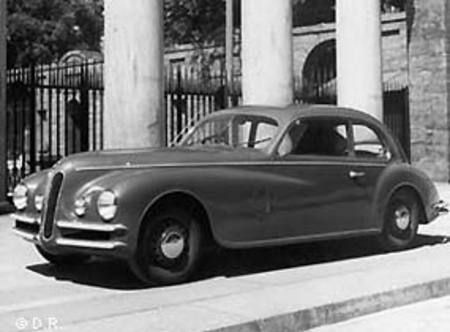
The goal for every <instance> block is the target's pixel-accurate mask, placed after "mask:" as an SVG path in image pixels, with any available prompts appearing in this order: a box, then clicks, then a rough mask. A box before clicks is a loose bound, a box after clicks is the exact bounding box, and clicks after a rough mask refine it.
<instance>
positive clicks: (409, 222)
mask: <svg viewBox="0 0 450 332" xmlns="http://www.w3.org/2000/svg"><path fill="white" fill-rule="evenodd" d="M419 204H420V203H419V201H418V199H417V197H416V195H414V194H413V193H412V192H411V191H409V190H405V189H401V190H399V191H397V192H396V193H394V195H392V197H391V198H390V199H389V201H388V203H387V205H386V208H385V211H384V225H383V233H382V235H381V236H380V244H381V247H382V248H383V249H385V250H402V249H406V248H408V247H410V246H411V244H412V243H413V241H414V239H415V237H416V234H417V228H418V225H419V211H420V210H419V209H420V205H419Z"/></svg>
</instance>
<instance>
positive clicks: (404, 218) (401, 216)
mask: <svg viewBox="0 0 450 332" xmlns="http://www.w3.org/2000/svg"><path fill="white" fill-rule="evenodd" d="M394 217H395V224H396V225H397V227H398V228H399V229H401V230H402V231H405V230H407V229H408V227H409V224H410V223H411V213H410V212H409V209H408V208H407V207H406V206H399V207H398V208H397V209H396V210H395V212H394Z"/></svg>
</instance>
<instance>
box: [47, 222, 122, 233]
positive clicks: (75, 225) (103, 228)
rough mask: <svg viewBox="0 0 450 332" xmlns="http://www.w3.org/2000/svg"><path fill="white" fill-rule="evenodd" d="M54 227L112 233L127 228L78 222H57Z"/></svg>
mask: <svg viewBox="0 0 450 332" xmlns="http://www.w3.org/2000/svg"><path fill="white" fill-rule="evenodd" d="M56 226H57V227H59V228H65V229H73V230H80V231H97V232H108V233H113V232H117V231H126V230H127V228H126V227H125V226H124V225H114V224H112V225H110V224H93V223H87V222H79V221H63V220H60V221H57V222H56Z"/></svg>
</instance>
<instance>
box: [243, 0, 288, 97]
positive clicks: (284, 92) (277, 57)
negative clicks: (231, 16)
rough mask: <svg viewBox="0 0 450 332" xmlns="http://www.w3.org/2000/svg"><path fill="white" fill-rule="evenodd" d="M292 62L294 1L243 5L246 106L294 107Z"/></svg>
mask: <svg viewBox="0 0 450 332" xmlns="http://www.w3.org/2000/svg"><path fill="white" fill-rule="evenodd" d="M292 62H293V60H292V0H276V1H274V0H244V1H242V93H243V98H244V104H246V105H251V104H253V105H255V104H256V105H273V106H285V105H288V104H291V103H292V102H293V72H292V70H293V69H292Z"/></svg>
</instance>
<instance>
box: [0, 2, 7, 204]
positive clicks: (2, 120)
mask: <svg viewBox="0 0 450 332" xmlns="http://www.w3.org/2000/svg"><path fill="white" fill-rule="evenodd" d="M6 154H7V151H6V0H0V209H1V205H2V201H5V200H6V194H7V180H6V179H7V174H6V159H7V156H6Z"/></svg>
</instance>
